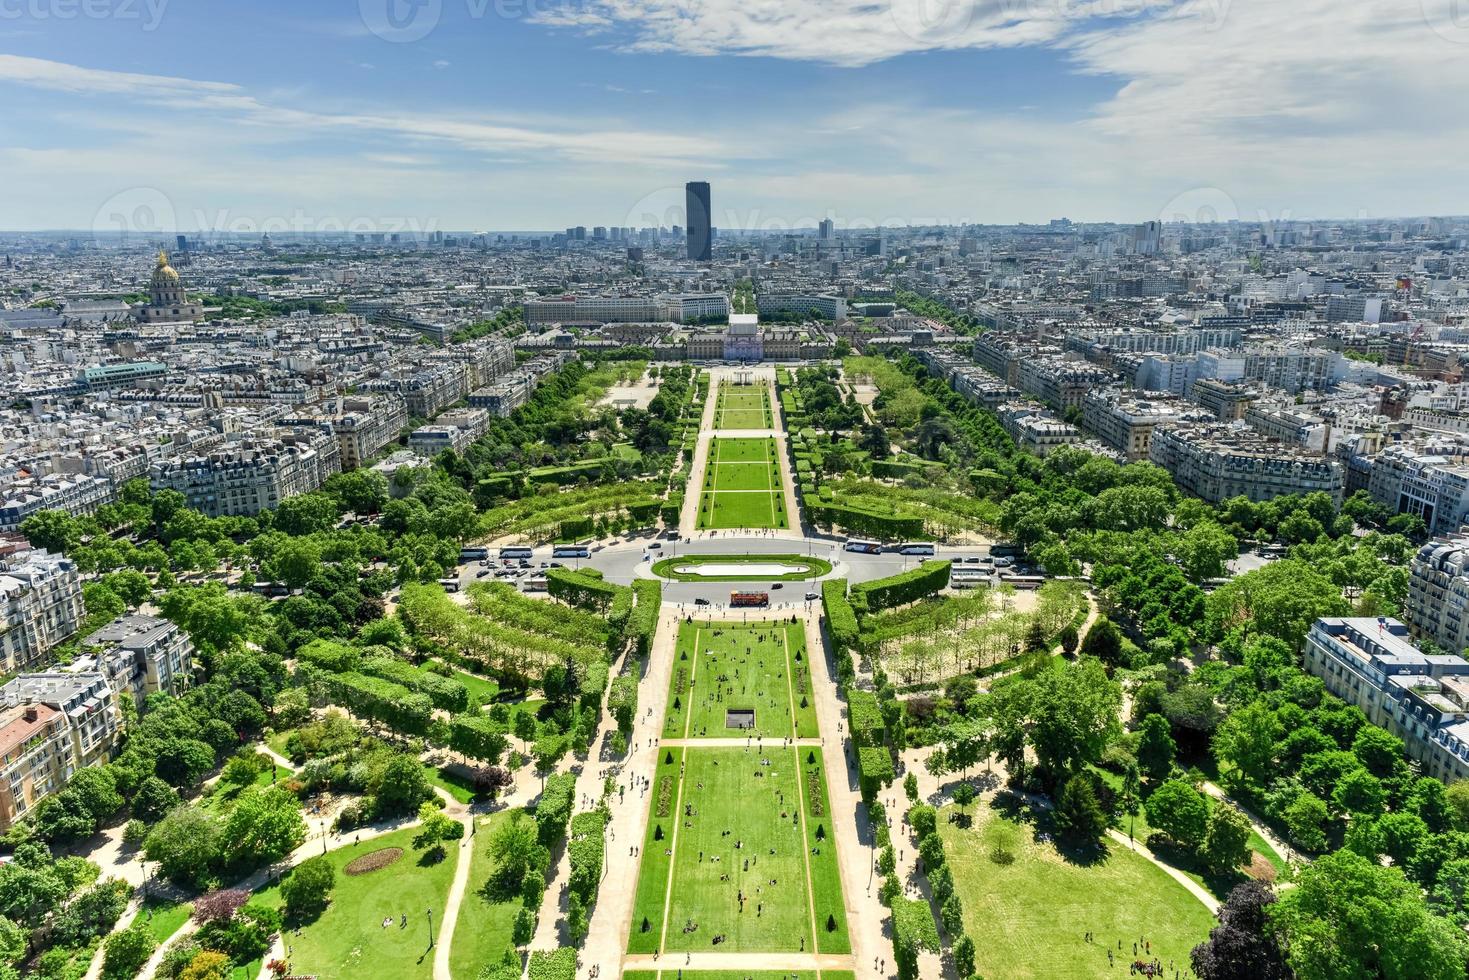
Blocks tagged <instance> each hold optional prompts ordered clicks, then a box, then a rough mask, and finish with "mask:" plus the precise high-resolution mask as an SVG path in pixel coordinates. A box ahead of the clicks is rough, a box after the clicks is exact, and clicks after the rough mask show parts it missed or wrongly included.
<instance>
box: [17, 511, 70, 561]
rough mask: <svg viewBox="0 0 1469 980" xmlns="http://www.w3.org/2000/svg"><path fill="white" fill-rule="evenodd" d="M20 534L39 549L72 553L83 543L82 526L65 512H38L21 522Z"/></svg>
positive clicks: (57, 552) (58, 552) (55, 552)
mask: <svg viewBox="0 0 1469 980" xmlns="http://www.w3.org/2000/svg"><path fill="white" fill-rule="evenodd" d="M20 533H21V534H23V535H25V536H26V539H27V540H28V541H30V543H31V544H33V545H35V546H36V547H37V548H45V549H46V550H47V551H50V552H52V553H54V554H58V555H59V554H61V553H63V552H70V551H71V550H72V549H73V548H75V547H76V546H77V545H79V544H81V541H82V525H81V521H79V520H77V519H76V518H75V517H73V516H72V515H71V514H68V513H67V512H66V511H64V510H38V511H36V512H35V513H34V514H32V515H31V516H29V517H27V518H26V519H25V520H23V521H21V522H20Z"/></svg>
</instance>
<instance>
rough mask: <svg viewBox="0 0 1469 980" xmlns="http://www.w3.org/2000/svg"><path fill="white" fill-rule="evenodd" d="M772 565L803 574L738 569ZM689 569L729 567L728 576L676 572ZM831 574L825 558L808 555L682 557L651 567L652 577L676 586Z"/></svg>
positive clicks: (806, 577) (780, 580)
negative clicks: (796, 567) (794, 567)
mask: <svg viewBox="0 0 1469 980" xmlns="http://www.w3.org/2000/svg"><path fill="white" fill-rule="evenodd" d="M772 562H774V563H777V564H781V565H800V566H802V567H803V568H804V569H805V571H803V572H792V573H789V574H786V575H755V574H754V573H752V572H743V571H741V568H740V566H741V565H751V564H759V565H769V564H771V563H772ZM691 565H727V566H729V567H728V570H727V572H726V570H725V569H720V571H721V572H725V574H720V575H704V574H697V573H693V572H682V571H679V569H681V568H688V567H689V566H691ZM830 571H831V562H829V561H827V560H826V559H825V558H815V557H809V556H807V555H681V556H679V557H678V558H664V559H663V560H662V561H657V562H654V563H653V574H654V575H659V576H662V577H663V578H669V579H673V580H674V581H677V582H753V581H761V582H799V581H801V580H802V579H808V578H819V577H820V576H822V575H826V574H827V573H829V572H830Z"/></svg>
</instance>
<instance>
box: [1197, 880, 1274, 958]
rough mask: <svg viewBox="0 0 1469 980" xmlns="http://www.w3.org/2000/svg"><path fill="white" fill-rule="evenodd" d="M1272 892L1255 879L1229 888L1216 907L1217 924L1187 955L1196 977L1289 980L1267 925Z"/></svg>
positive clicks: (1272, 900)
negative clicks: (1227, 894)
mask: <svg viewBox="0 0 1469 980" xmlns="http://www.w3.org/2000/svg"><path fill="white" fill-rule="evenodd" d="M1274 901H1275V893H1274V892H1272V891H1271V890H1270V888H1269V886H1267V885H1264V884H1262V883H1261V882H1258V881H1245V882H1242V883H1240V884H1238V885H1236V886H1234V888H1233V889H1232V890H1231V891H1230V893H1229V896H1228V897H1227V898H1226V899H1225V900H1224V904H1223V905H1221V906H1220V907H1219V924H1218V925H1216V926H1215V927H1214V928H1213V929H1212V930H1211V931H1210V932H1209V938H1208V940H1206V941H1205V942H1202V943H1200V944H1199V945H1197V946H1195V947H1194V948H1193V952H1192V953H1191V954H1190V956H1189V958H1190V960H1191V961H1192V963H1193V968H1194V973H1196V974H1197V975H1198V977H1199V980H1289V977H1290V971H1289V970H1287V969H1286V966H1285V957H1284V954H1283V953H1282V952H1281V949H1280V944H1279V943H1278V942H1276V939H1275V936H1274V934H1273V933H1272V932H1271V930H1270V928H1269V917H1268V914H1267V913H1268V909H1269V906H1270V904H1271V903H1272V902H1274Z"/></svg>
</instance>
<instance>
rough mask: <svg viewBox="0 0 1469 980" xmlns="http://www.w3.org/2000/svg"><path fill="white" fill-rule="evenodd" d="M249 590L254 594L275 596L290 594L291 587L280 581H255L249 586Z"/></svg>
mask: <svg viewBox="0 0 1469 980" xmlns="http://www.w3.org/2000/svg"><path fill="white" fill-rule="evenodd" d="M250 591H251V592H254V593H255V594H256V595H264V596H270V597H272V598H275V597H277V596H283V595H290V594H291V587H290V586H289V585H286V584H284V583H282V582H256V583H255V584H254V585H252V586H250Z"/></svg>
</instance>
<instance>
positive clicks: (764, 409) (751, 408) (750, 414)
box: [714, 385, 774, 429]
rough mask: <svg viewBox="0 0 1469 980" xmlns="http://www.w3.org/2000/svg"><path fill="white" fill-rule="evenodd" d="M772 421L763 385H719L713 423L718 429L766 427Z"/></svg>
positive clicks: (768, 397) (766, 390) (772, 416)
mask: <svg viewBox="0 0 1469 980" xmlns="http://www.w3.org/2000/svg"><path fill="white" fill-rule="evenodd" d="M773 423H774V415H773V414H772V413H771V406H770V389H769V388H768V387H766V386H765V385H751V386H748V387H746V386H734V385H721V386H720V388H719V402H718V404H717V405H716V406H715V415H714V425H715V427H716V428H720V429H768V428H770V427H771V426H772V424H773Z"/></svg>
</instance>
